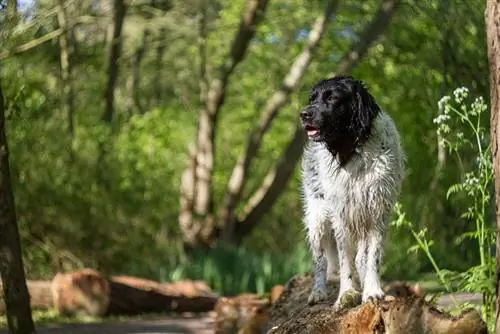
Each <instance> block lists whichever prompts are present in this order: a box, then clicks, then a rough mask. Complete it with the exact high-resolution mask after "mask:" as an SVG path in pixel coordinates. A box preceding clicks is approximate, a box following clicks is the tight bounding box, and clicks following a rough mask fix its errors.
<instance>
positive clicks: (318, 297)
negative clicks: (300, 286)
mask: <svg viewBox="0 0 500 334" xmlns="http://www.w3.org/2000/svg"><path fill="white" fill-rule="evenodd" d="M327 298H328V295H327V293H326V290H325V289H313V290H312V291H311V294H310V295H309V298H308V299H307V303H308V304H309V305H314V304H318V303H319V302H321V301H323V300H326V299H327Z"/></svg>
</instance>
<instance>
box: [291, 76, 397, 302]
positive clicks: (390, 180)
mask: <svg viewBox="0 0 500 334" xmlns="http://www.w3.org/2000/svg"><path fill="white" fill-rule="evenodd" d="M300 118H301V121H302V126H303V128H304V129H305V131H306V132H307V136H308V138H309V143H308V145H307V146H306V148H305V150H304V156H303V160H302V173H303V175H302V187H303V195H304V196H303V197H304V213H305V214H304V215H305V217H304V220H305V227H306V229H307V236H308V240H309V244H310V246H311V250H312V254H313V260H314V262H315V278H314V285H313V288H312V291H311V294H310V295H309V304H315V303H317V302H319V301H321V300H324V299H326V296H327V293H326V280H327V279H331V278H333V277H334V275H336V274H337V272H338V271H340V273H339V274H340V291H339V296H338V298H337V302H336V306H337V307H342V300H343V296H344V297H346V296H348V295H350V294H353V293H354V294H357V295H358V296H359V294H360V292H358V290H359V288H361V289H362V293H361V298H362V300H363V301H366V300H368V299H377V298H380V297H382V296H383V291H382V287H381V283H380V274H379V268H380V261H381V258H382V252H383V246H384V236H385V232H386V230H387V225H388V219H389V216H390V214H391V212H392V208H393V205H394V203H395V202H396V200H397V197H398V196H399V192H400V188H401V183H402V179H403V174H404V160H405V158H404V152H403V149H402V147H401V143H400V139H399V133H398V131H397V129H396V126H395V124H394V122H393V120H392V119H391V117H390V116H389V115H388V114H387V113H385V112H384V111H383V110H381V109H380V107H379V106H378V105H377V103H376V102H375V100H374V98H373V97H372V96H371V95H370V93H369V92H368V91H367V89H366V88H365V86H364V84H363V83H362V82H361V81H358V80H355V79H353V78H352V77H349V76H336V77H334V78H331V79H328V80H323V81H321V82H319V83H318V84H317V85H316V86H315V87H314V88H313V89H312V91H311V94H310V97H309V105H308V106H307V107H305V108H304V109H303V110H302V111H301V113H300ZM356 272H357V277H356V276H354V275H353V274H355V273H356ZM358 298H359V297H358Z"/></svg>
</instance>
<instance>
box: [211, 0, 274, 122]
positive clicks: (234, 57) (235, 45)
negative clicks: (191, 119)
mask: <svg viewBox="0 0 500 334" xmlns="http://www.w3.org/2000/svg"><path fill="white" fill-rule="evenodd" d="M268 2H269V0H248V1H247V6H246V8H245V11H244V12H243V14H242V16H241V21H240V26H239V29H238V32H237V33H236V35H235V37H234V40H233V42H232V44H231V49H230V51H229V54H228V55H227V56H226V60H225V61H224V63H223V64H222V65H221V66H220V69H219V78H217V79H215V80H213V81H212V82H211V83H210V87H209V90H208V93H207V96H206V97H205V99H207V100H210V103H209V104H210V106H209V107H208V108H207V109H208V112H209V113H210V114H211V115H214V116H215V114H217V112H218V111H219V109H220V107H221V106H222V103H223V100H224V97H225V92H226V86H227V82H228V80H229V76H230V75H231V73H233V71H234V69H235V68H236V66H237V65H238V64H239V63H240V62H241V61H242V60H243V59H244V58H245V55H246V51H247V49H248V45H249V44H250V41H251V40H252V38H253V37H254V35H255V32H256V27H257V25H258V24H259V23H260V22H261V20H262V19H263V17H264V12H265V10H266V6H267V3H268ZM205 102H206V103H208V102H209V101H205Z"/></svg>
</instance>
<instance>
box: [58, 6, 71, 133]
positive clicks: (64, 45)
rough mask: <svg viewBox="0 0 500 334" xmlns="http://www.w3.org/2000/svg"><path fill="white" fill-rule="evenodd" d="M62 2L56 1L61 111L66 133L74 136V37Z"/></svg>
mask: <svg viewBox="0 0 500 334" xmlns="http://www.w3.org/2000/svg"><path fill="white" fill-rule="evenodd" d="M66 6H67V5H65V4H64V0H59V1H58V10H57V20H58V23H59V28H60V29H61V30H62V34H61V36H59V48H60V50H59V53H60V55H59V58H60V66H61V86H62V96H63V99H64V103H63V109H65V111H66V115H67V118H68V133H69V135H70V137H71V138H73V134H74V128H75V126H74V114H75V93H74V88H73V86H74V84H73V55H74V51H75V36H74V30H73V27H70V26H69V25H68V14H67V10H66Z"/></svg>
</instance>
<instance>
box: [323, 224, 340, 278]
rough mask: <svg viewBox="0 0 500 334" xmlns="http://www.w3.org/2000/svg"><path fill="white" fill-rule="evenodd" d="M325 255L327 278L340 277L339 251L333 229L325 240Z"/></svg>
mask: <svg viewBox="0 0 500 334" xmlns="http://www.w3.org/2000/svg"><path fill="white" fill-rule="evenodd" d="M325 255H326V260H327V270H326V279H327V280H328V281H333V280H336V279H339V253H338V252H337V242H336V241H335V234H334V232H333V230H332V231H330V233H329V235H328V237H327V238H326V240H325Z"/></svg>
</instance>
